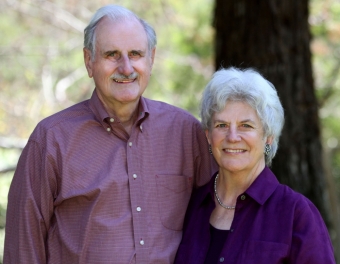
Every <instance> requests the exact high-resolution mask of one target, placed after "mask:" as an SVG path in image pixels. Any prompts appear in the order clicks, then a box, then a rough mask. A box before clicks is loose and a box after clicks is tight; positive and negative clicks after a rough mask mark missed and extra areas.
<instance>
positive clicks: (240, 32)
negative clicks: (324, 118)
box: [214, 0, 331, 227]
mask: <svg viewBox="0 0 340 264" xmlns="http://www.w3.org/2000/svg"><path fill="white" fill-rule="evenodd" d="M214 12H215V14H214V18H215V20H214V27H215V29H216V33H215V34H216V35H215V56H216V57H215V58H216V59H215V66H216V69H219V68H220V67H228V66H236V67H240V68H244V67H253V68H255V69H257V70H259V71H260V72H261V73H262V74H263V75H264V77H265V78H267V79H268V80H269V81H271V82H272V83H273V84H274V86H275V87H276V89H277V91H278V94H279V96H280V99H281V102H282V105H283V107H284V110H285V125H284V128H283V131H282V136H281V138H280V144H279V150H278V153H277V156H276V157H275V158H274V160H273V164H272V170H273V171H274V173H275V174H276V176H277V177H278V179H279V181H280V182H281V183H284V184H287V185H288V186H290V187H292V188H293V189H294V190H296V191H298V192H300V193H302V194H304V195H305V196H307V197H308V198H309V199H310V200H312V202H313V203H314V204H315V205H316V206H317V208H318V209H319V210H320V212H321V214H322V216H323V218H324V220H325V222H326V224H327V226H328V227H330V226H331V221H330V211H329V207H328V203H327V200H328V196H327V194H328V193H327V190H326V184H325V177H324V170H323V165H322V146H321V139H320V125H319V118H318V104H317V100H316V97H315V93H314V84H313V76H312V64H311V52H310V40H311V35H310V31H309V24H308V0H299V1H296V0H285V1H282V0H271V1H263V0H251V1H249V0H229V1H226V0H216V1H215V11H214Z"/></svg>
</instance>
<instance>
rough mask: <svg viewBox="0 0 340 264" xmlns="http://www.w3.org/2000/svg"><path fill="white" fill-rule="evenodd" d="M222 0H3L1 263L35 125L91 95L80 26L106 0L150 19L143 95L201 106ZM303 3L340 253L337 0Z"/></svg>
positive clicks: (332, 221)
mask: <svg viewBox="0 0 340 264" xmlns="http://www.w3.org/2000/svg"><path fill="white" fill-rule="evenodd" d="M218 2H220V1H218V0H216V1H215V0H186V1H181V0H143V1H136V0H121V1H120V0H112V1H107V0H96V1H82V0H51V1H44V0H32V1H30V0H21V1H17V0H0V36H1V37H0V263H2V254H3V244H4V227H5V224H6V223H5V216H6V206H7V193H8V190H9V186H10V182H11V179H12V177H13V173H14V170H15V167H16V163H17V161H18V158H19V155H20V153H21V150H22V148H23V147H24V145H25V144H26V142H27V139H28V137H29V135H30V134H31V132H32V130H33V129H34V127H35V126H36V124H37V123H38V122H39V121H40V120H41V119H43V118H44V117H46V116H49V115H51V114H53V113H55V112H57V111H59V110H62V109H64V108H66V107H68V106H70V105H73V104H75V103H77V102H80V101H82V100H85V99H88V98H89V97H90V95H91V93H92V91H93V88H94V86H93V83H92V80H91V79H89V78H88V76H87V73H86V70H85V67H84V65H83V54H82V48H83V30H84V28H85V26H86V25H87V23H88V22H89V20H90V18H91V16H92V15H93V13H94V12H95V11H96V10H97V9H98V8H99V7H101V6H102V5H105V4H119V5H122V6H125V7H127V8H129V9H131V10H132V11H134V12H136V13H137V14H138V15H140V16H141V17H142V18H144V19H146V20H147V21H148V22H149V23H150V24H151V25H153V26H154V28H155V30H156V32H157V35H158V45H157V52H156V59H155V65H154V67H153V69H154V70H153V74H152V77H151V82H150V84H149V86H148V88H147V90H146V93H145V96H146V97H149V98H152V99H155V100H161V101H165V102H168V103H170V104H174V105H177V106H179V107H182V108H185V109H187V110H188V111H190V112H191V113H193V114H194V115H195V116H197V115H198V104H199V101H200V98H201V92H202V90H203V88H204V86H205V85H206V83H207V82H208V80H209V79H210V77H211V75H212V73H213V72H214V70H215V69H216V68H217V67H216V55H215V54H216V50H215V47H216V43H215V41H216V37H215V36H216V32H215V28H216V27H214V21H216V18H215V17H214V16H215V15H216V14H217V12H216V10H215V6H216V5H217V4H218ZM231 2H233V1H231ZM234 2H235V1H234ZM306 3H307V5H308V10H309V16H308V20H307V22H308V27H309V30H310V33H311V34H312V39H311V41H310V43H309V44H310V50H311V55H312V56H311V58H310V60H311V63H312V69H313V80H314V82H313V84H312V85H311V91H312V93H314V95H315V97H316V102H315V104H316V105H315V107H316V108H317V109H318V111H317V113H318V125H319V127H320V135H319V136H320V142H321V144H322V148H321V151H322V153H320V159H322V162H321V163H322V165H321V166H322V167H323V169H322V178H323V179H322V180H324V182H325V184H324V185H320V186H324V190H323V191H324V193H325V194H323V195H325V198H324V200H325V203H326V204H327V206H328V207H329V211H330V213H329V214H330V216H326V217H329V219H330V220H329V221H328V220H327V221H326V222H329V224H328V226H329V231H330V234H331V237H332V240H333V245H334V247H335V251H336V254H340V243H339V237H340V232H339V231H338V229H339V227H337V225H338V223H339V222H337V220H338V219H339V217H340V216H339V215H340V214H339V204H340V188H339V186H340V146H339V140H340V122H339V116H340V104H339V100H340V96H339V94H340V1H339V0H310V1H309V2H308V1H307V2H306ZM215 24H216V23H215ZM263 37H264V38H265V37H266V36H263ZM243 44H244V45H250V43H243ZM309 44H308V45H309ZM235 66H240V65H235ZM269 79H270V78H269ZM270 80H271V79H270ZM273 83H274V85H275V86H276V83H275V82H273ZM279 93H280V92H279ZM281 93H282V92H281ZM274 165H275V164H274ZM311 181H312V184H313V179H312V180H311ZM292 185H294V184H292ZM292 187H294V186H292ZM297 189H298V190H299V188H297ZM307 196H308V195H307ZM312 200H313V199H312ZM319 209H320V210H321V211H322V208H319ZM326 211H327V210H325V212H326ZM325 214H327V213H325ZM337 258H338V259H339V256H337Z"/></svg>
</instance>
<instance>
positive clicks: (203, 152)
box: [193, 122, 218, 187]
mask: <svg viewBox="0 0 340 264" xmlns="http://www.w3.org/2000/svg"><path fill="white" fill-rule="evenodd" d="M193 133H195V135H196V136H193V139H194V140H195V142H193V146H194V147H195V153H196V157H195V187H200V186H203V185H204V184H206V183H207V182H209V180H210V179H211V177H212V175H213V174H214V173H215V172H216V171H217V170H218V166H217V163H216V161H215V159H214V157H213V155H212V154H210V153H209V144H208V140H207V138H206V136H205V132H204V131H203V129H202V127H201V124H200V123H199V122H197V123H196V124H195V126H194V129H193Z"/></svg>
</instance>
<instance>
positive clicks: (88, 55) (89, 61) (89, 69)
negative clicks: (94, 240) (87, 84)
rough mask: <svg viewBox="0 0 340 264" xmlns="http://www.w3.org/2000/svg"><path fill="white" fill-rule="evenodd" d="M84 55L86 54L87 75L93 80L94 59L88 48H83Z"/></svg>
mask: <svg viewBox="0 0 340 264" xmlns="http://www.w3.org/2000/svg"><path fill="white" fill-rule="evenodd" d="M83 54H84V63H85V67H86V70H87V74H88V76H89V77H90V78H92V76H93V72H92V66H93V65H92V63H93V62H92V59H91V55H92V53H91V51H90V50H88V49H87V48H83Z"/></svg>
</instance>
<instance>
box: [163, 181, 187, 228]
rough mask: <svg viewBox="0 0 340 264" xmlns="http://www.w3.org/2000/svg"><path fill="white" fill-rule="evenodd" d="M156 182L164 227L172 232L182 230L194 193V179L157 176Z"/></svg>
mask: <svg viewBox="0 0 340 264" xmlns="http://www.w3.org/2000/svg"><path fill="white" fill-rule="evenodd" d="M156 182H157V199H158V207H159V213H160V218H161V222H162V224H163V226H164V227H166V228H168V229H171V230H177V231H180V230H182V229H183V222H184V217H185V212H186V210H187V207H188V203H189V200H190V195H191V192H192V177H186V176H181V175H156Z"/></svg>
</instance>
